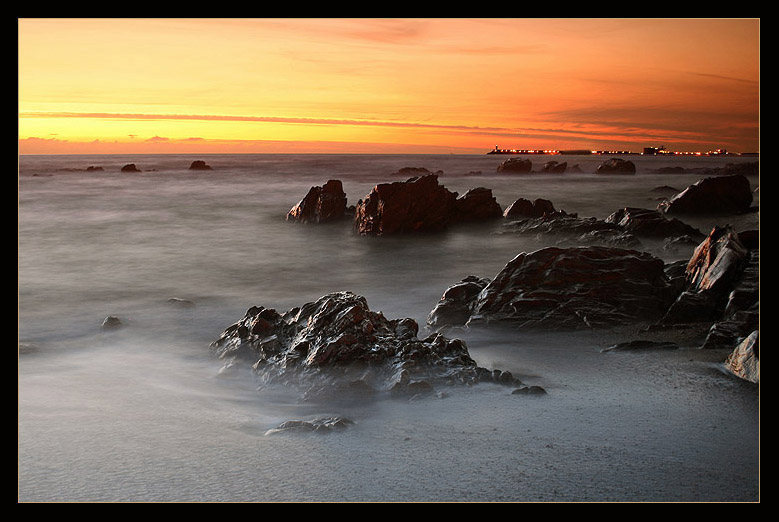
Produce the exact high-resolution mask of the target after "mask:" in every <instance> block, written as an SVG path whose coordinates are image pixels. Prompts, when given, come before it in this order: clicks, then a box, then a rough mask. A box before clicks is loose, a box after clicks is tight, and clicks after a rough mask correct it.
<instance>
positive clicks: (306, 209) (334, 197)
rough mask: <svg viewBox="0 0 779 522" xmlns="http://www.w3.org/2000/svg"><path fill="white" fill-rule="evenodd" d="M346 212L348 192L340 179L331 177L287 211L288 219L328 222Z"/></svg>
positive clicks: (313, 188)
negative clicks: (346, 192) (345, 191)
mask: <svg viewBox="0 0 779 522" xmlns="http://www.w3.org/2000/svg"><path fill="white" fill-rule="evenodd" d="M345 213H346V194H345V193H344V189H343V184H342V183H341V181H340V180H337V179H331V180H329V181H328V182H327V183H325V184H324V185H323V186H321V187H318V186H317V187H311V189H310V190H309V191H308V194H306V196H305V197H304V198H303V199H302V200H300V202H299V203H298V204H297V205H295V206H294V207H292V208H291V209H290V211H289V212H288V213H287V221H296V222H298V223H326V222H330V221H335V220H339V219H342V218H343V217H344V214H345Z"/></svg>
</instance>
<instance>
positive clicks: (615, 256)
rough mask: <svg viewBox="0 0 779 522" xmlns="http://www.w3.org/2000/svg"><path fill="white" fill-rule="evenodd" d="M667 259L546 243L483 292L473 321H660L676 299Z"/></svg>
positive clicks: (569, 324)
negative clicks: (547, 245)
mask: <svg viewBox="0 0 779 522" xmlns="http://www.w3.org/2000/svg"><path fill="white" fill-rule="evenodd" d="M664 269H665V264H664V263H663V261H662V260H661V259H659V258H656V257H654V256H652V255H650V254H648V253H644V252H638V251H635V250H628V249H621V248H613V247H601V246H590V247H574V248H557V247H547V248H543V249H541V250H537V251H535V252H531V253H521V254H519V255H518V256H516V257H515V258H514V259H512V260H511V261H510V262H509V263H507V264H506V266H505V267H504V268H503V269H502V270H501V271H500V272H499V273H498V274H497V275H496V276H495V277H494V278H493V279H492V281H491V282H490V283H489V284H488V285H487V286H486V287H485V288H484V289H483V290H482V291H481V292H480V293H479V295H478V296H477V297H476V301H475V303H474V304H473V313H472V314H471V317H470V319H469V321H468V323H467V324H468V325H469V326H475V325H485V324H489V323H493V322H496V323H506V324H512V325H515V326H517V327H520V328H528V329H545V328H551V329H556V330H577V329H583V328H608V327H613V326H617V325H623V324H634V323H640V322H646V321H654V320H657V319H659V318H661V317H662V315H663V313H664V312H665V311H666V310H667V309H668V306H669V305H670V303H671V302H672V301H673V299H674V297H675V296H676V294H675V288H674V285H672V284H671V282H670V280H669V278H668V276H667V275H666V274H665V271H664Z"/></svg>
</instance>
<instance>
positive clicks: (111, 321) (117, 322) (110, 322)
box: [100, 315, 124, 330]
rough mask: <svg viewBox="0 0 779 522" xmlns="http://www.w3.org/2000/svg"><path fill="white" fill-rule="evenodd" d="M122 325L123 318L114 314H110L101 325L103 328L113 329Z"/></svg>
mask: <svg viewBox="0 0 779 522" xmlns="http://www.w3.org/2000/svg"><path fill="white" fill-rule="evenodd" d="M121 326H124V323H122V321H121V319H119V318H118V317H116V316H113V315H109V316H108V317H106V318H105V319H103V323H102V324H101V325H100V327H101V328H102V329H103V330H111V329H114V328H119V327H121Z"/></svg>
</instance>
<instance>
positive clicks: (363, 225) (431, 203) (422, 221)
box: [354, 174, 457, 236]
mask: <svg viewBox="0 0 779 522" xmlns="http://www.w3.org/2000/svg"><path fill="white" fill-rule="evenodd" d="M456 199H457V193H456V192H450V191H449V190H447V189H446V187H444V186H442V185H439V183H438V176H437V175H436V174H430V175H426V176H422V177H418V178H411V179H409V180H407V181H399V182H394V183H381V184H379V185H376V186H375V187H374V188H373V190H371V192H370V193H369V194H368V195H367V196H365V199H363V200H361V201H360V202H359V203H358V204H357V207H356V209H355V214H354V228H355V230H356V231H357V232H358V233H359V234H362V235H372V236H381V235H387V234H398V233H408V232H423V231H430V232H437V231H441V230H445V229H446V228H447V227H448V226H449V225H450V224H451V223H452V222H453V216H454V215H455V205H456V203H455V200H456Z"/></svg>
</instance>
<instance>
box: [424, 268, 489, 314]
mask: <svg viewBox="0 0 779 522" xmlns="http://www.w3.org/2000/svg"><path fill="white" fill-rule="evenodd" d="M489 282H490V280H489V279H486V278H483V277H477V276H473V275H471V276H468V277H466V278H465V279H463V280H462V281H460V282H459V283H456V284H454V285H452V286H450V287H449V288H447V289H446V291H445V292H444V294H443V296H442V297H441V300H440V301H438V304H437V305H436V306H435V308H434V309H433V311H431V312H430V314H429V315H428V317H427V324H429V325H430V326H434V327H435V326H462V325H464V324H465V323H466V322H468V319H469V318H470V317H471V314H472V313H473V305H474V304H475V302H476V296H477V295H479V292H481V291H482V290H483V289H484V287H485V286H487V285H488V284H489Z"/></svg>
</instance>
